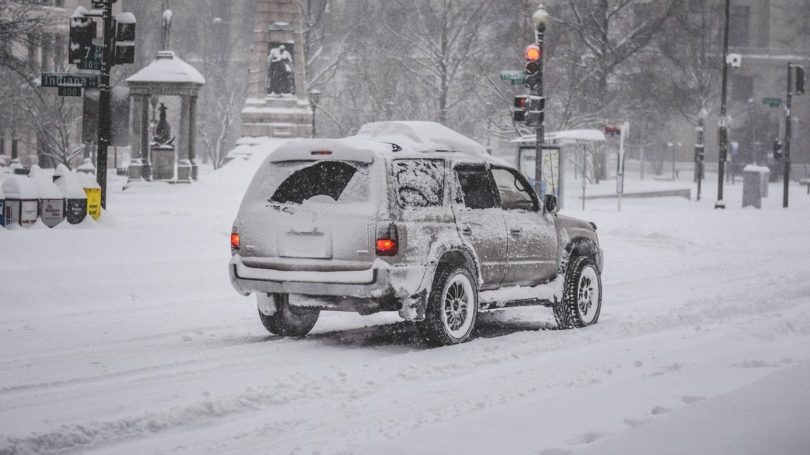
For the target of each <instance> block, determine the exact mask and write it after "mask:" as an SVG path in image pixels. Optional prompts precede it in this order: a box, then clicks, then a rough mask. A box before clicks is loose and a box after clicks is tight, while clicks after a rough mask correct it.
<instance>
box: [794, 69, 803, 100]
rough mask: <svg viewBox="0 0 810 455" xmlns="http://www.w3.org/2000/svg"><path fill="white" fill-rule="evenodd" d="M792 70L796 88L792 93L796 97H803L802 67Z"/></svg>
mask: <svg viewBox="0 0 810 455" xmlns="http://www.w3.org/2000/svg"><path fill="white" fill-rule="evenodd" d="M793 70H794V73H793V82H794V85H795V87H796V89H795V90H794V92H793V93H794V94H796V95H804V67H803V66H798V65H796V66H794V67H793Z"/></svg>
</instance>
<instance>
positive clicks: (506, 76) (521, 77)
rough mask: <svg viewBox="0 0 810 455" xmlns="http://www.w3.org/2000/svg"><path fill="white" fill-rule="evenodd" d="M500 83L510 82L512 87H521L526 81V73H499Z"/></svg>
mask: <svg viewBox="0 0 810 455" xmlns="http://www.w3.org/2000/svg"><path fill="white" fill-rule="evenodd" d="M501 80H502V81H511V82H512V85H522V84H523V82H524V81H525V80H526V72H525V71H520V70H509V71H501Z"/></svg>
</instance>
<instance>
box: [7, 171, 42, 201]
mask: <svg viewBox="0 0 810 455" xmlns="http://www.w3.org/2000/svg"><path fill="white" fill-rule="evenodd" d="M2 189H3V193H5V194H6V199H39V192H38V191H37V185H36V183H34V181H33V180H31V179H29V178H27V177H21V176H19V175H11V176H9V177H7V178H6V179H5V180H3V186H2Z"/></svg>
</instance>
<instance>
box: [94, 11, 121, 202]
mask: <svg viewBox="0 0 810 455" xmlns="http://www.w3.org/2000/svg"><path fill="white" fill-rule="evenodd" d="M115 1H116V0H104V1H103V2H102V16H101V18H102V24H103V25H102V27H104V30H103V33H104V50H103V51H102V54H101V55H102V57H101V78H100V79H99V84H98V94H99V97H98V152H97V154H96V181H98V185H99V186H100V187H101V207H102V208H104V209H106V208H107V147H108V146H109V145H110V133H111V130H112V118H111V117H112V116H111V111H112V109H111V108H110V98H111V96H110V93H111V88H110V71H111V70H112V65H113V55H114V54H113V33H114V30H113V28H114V24H113V20H112V4H113V3H115ZM94 3H96V2H94Z"/></svg>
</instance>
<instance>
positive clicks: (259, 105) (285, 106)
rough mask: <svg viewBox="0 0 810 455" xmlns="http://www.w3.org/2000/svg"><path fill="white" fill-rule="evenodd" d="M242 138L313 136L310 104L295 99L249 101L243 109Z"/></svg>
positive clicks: (250, 99) (254, 99) (252, 99)
mask: <svg viewBox="0 0 810 455" xmlns="http://www.w3.org/2000/svg"><path fill="white" fill-rule="evenodd" d="M242 136H249V137H263V136H267V137H278V138H287V137H312V110H311V109H310V107H309V102H307V101H304V100H299V99H298V98H296V97H294V96H268V97H266V98H264V99H256V98H249V99H248V100H247V102H246V103H245V108H244V109H243V110H242Z"/></svg>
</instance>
